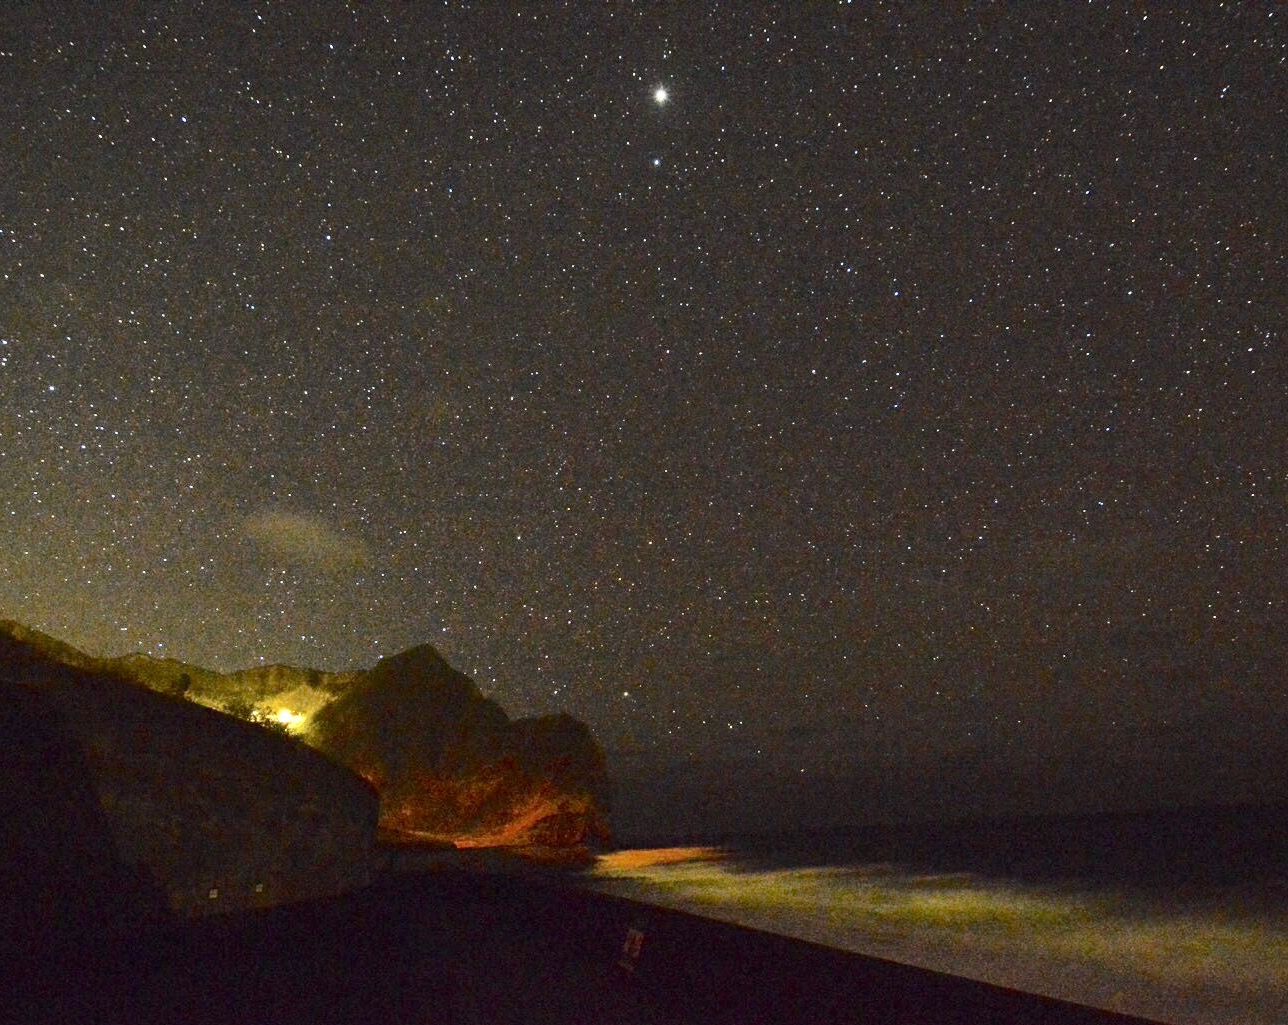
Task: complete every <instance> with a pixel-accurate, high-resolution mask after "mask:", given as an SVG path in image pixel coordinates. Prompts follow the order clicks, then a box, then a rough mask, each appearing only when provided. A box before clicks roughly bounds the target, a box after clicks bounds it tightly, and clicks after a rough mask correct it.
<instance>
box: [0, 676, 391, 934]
mask: <svg viewBox="0 0 1288 1025" xmlns="http://www.w3.org/2000/svg"><path fill="white" fill-rule="evenodd" d="M0 707H3V708H4V713H3V716H0V751H2V752H3V762H2V765H0V767H2V768H3V772H4V784H3V790H2V791H0V847H2V849H3V850H4V853H5V877H4V882H3V884H0V895H3V896H4V897H5V900H4V901H3V902H2V903H0V931H2V932H4V933H5V935H7V936H9V937H11V938H12V937H14V936H19V937H21V936H27V935H34V934H35V933H37V932H38V933H43V934H50V935H56V934H58V933H60V932H63V931H67V930H71V931H75V930H76V928H78V927H79V926H80V925H93V924H95V923H99V924H102V925H103V926H104V927H106V928H108V929H119V928H122V927H126V928H128V927H129V925H130V923H131V922H132V921H134V920H136V919H139V918H147V917H149V916H151V915H153V914H154V913H156V912H157V911H158V910H161V911H163V912H164V913H173V914H178V915H193V914H206V913H212V912H214V913H219V912H224V911H229V910H238V909H243V908H247V907H258V906H264V905H268V904H275V903H281V902H285V901H298V900H306V899H310V898H314V897H319V896H324V895H329V894H333V893H338V892H340V891H343V890H346V889H352V888H355V887H359V886H363V885H366V883H367V882H369V880H370V878H371V874H372V871H373V869H374V865H375V862H374V853H375V850H374V848H375V827H376V807H377V806H376V795H375V793H374V792H373V791H372V790H371V788H370V787H369V786H367V785H366V784H365V783H364V782H363V781H362V780H361V779H359V778H358V777H357V776H355V775H354V774H353V773H351V772H349V771H348V770H346V769H344V768H342V767H341V766H338V765H335V764H334V763H332V762H330V761H328V760H327V759H326V758H324V757H323V756H322V755H320V754H318V753H317V752H316V751H313V750H311V749H310V748H308V747H306V746H305V745H303V744H301V743H299V742H297V741H293V740H290V739H289V738H286V737H281V736H278V735H275V734H272V733H269V732H268V731H266V730H262V729H259V728H257V727H254V726H251V725H250V724H248V723H244V722H240V721H238V720H236V719H231V718H229V717H228V716H225V715H221V714H219V713H218V712H213V711H211V710H210V709H206V708H202V707H200V706H198V705H193V704H190V703H188V702H185V701H181V700H178V699H172V698H166V697H163V696H161V695H158V694H155V693H153V692H151V691H149V690H146V689H144V688H141V687H137V686H134V685H132V684H130V683H127V682H124V681H121V680H116V679H113V678H111V677H107V676H103V675H101V674H97V673H92V672H88V671H84V670H77V669H72V668H67V669H64V670H63V671H61V672H59V673H56V674H50V675H48V676H47V677H45V678H44V679H43V680H41V681H40V682H39V683H38V684H36V685H24V684H18V683H12V682H7V681H4V680H0Z"/></svg>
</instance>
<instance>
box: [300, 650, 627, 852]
mask: <svg viewBox="0 0 1288 1025" xmlns="http://www.w3.org/2000/svg"><path fill="white" fill-rule="evenodd" d="M308 739H309V742H310V743H312V744H315V745H316V746H317V747H318V748H319V749H320V750H322V751H324V752H326V753H327V754H329V755H331V756H332V757H333V758H335V759H336V760H337V761H339V762H341V763H343V764H345V765H348V766H350V767H351V768H353V769H354V770H355V771H356V772H358V773H359V775H361V776H363V777H364V778H366V779H368V780H370V781H371V782H372V783H373V784H374V785H375V786H376V788H377V789H378V790H379V791H380V795H381V813H380V822H381V826H382V827H383V828H385V829H386V830H388V831H390V832H394V833H404V834H412V835H418V836H424V837H429V838H433V839H436V840H442V841H447V842H452V843H456V844H458V845H460V846H535V847H567V846H574V845H578V844H582V843H584V842H585V841H586V840H588V839H590V838H592V837H599V836H605V835H606V832H607V830H606V825H605V823H604V821H603V817H602V815H601V814H600V812H599V810H598V803H597V801H598V797H599V795H600V793H601V792H602V789H603V786H604V783H605V778H606V773H605V766H604V757H603V753H602V752H601V751H600V749H599V747H598V746H597V745H596V744H595V742H594V740H593V739H592V738H591V736H590V732H589V730H587V729H586V727H585V726H584V725H582V724H581V723H579V722H577V721H576V720H574V719H572V718H571V717H569V716H566V715H558V716H548V717H544V718H541V719H532V720H520V721H518V722H512V721H511V720H510V719H509V718H508V717H507V716H506V714H505V712H504V711H502V710H501V708H500V706H499V705H497V704H496V702H494V701H492V700H490V699H488V698H486V697H484V696H483V695H482V694H481V693H480V692H479V690H478V688H477V687H475V686H474V684H473V682H471V681H470V680H469V679H468V678H467V677H465V676H463V675H462V674H461V673H458V672H457V671H456V670H454V669H453V668H452V667H451V666H449V665H448V664H447V663H446V662H445V661H443V659H442V658H441V657H440V656H439V654H438V653H437V652H436V651H434V649H433V648H431V647H429V646H428V645H426V646H422V647H419V648H413V649H411V650H410V651H406V652H404V653H403V654H401V655H397V656H395V657H393V658H387V659H382V660H381V661H380V662H379V663H377V665H376V666H375V668H374V669H372V670H371V671H370V672H369V673H367V674H366V675H365V677H364V678H363V679H362V680H361V681H360V682H359V684H358V685H356V686H355V687H353V688H352V689H350V690H349V691H348V692H346V693H345V694H343V695H342V696H341V697H339V698H337V699H336V700H335V701H334V702H332V703H331V704H329V705H327V706H326V707H325V708H323V709H322V710H321V711H319V712H318V714H317V715H316V716H315V717H314V718H313V721H312V724H311V726H310V728H309V733H308Z"/></svg>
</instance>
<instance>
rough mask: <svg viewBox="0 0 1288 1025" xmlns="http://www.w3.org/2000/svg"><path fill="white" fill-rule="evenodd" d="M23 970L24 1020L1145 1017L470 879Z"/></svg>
mask: <svg viewBox="0 0 1288 1025" xmlns="http://www.w3.org/2000/svg"><path fill="white" fill-rule="evenodd" d="M630 929H635V930H637V931H638V932H639V933H640V934H642V943H641V945H640V947H639V957H638V960H637V961H636V962H635V967H634V971H633V972H627V971H625V970H624V969H622V968H621V967H620V966H619V963H618V962H619V961H620V960H621V958H622V955H623V941H624V940H625V938H626V937H627V935H628V930H630ZM17 967H18V968H19V974H20V976H21V977H22V978H23V983H22V985H21V986H19V987H18V988H16V989H14V990H11V991H10V992H9V993H8V996H7V999H8V1000H9V1001H10V1002H11V1003H12V1004H13V1005H14V1006H12V1007H11V1008H10V1009H9V1014H10V1019H11V1020H18V1021H25V1022H31V1023H40V1022H53V1021H72V1020H76V1021H95V1022H101V1023H112V1022H121V1023H125V1022H129V1023H131V1025H135V1023H138V1025H146V1023H152V1022H157V1023H160V1022H167V1023H169V1022H211V1023H214V1022H219V1023H231V1022H237V1023H242V1022H321V1021H325V1022H328V1023H336V1025H340V1023H348V1022H352V1023H357V1022H363V1023H366V1022H380V1023H396V1022H419V1023H432V1022H456V1023H468V1025H483V1023H486V1025H507V1023H515V1025H518V1023H523V1025H542V1023H551V1025H553V1023H561V1025H562V1023H585V1025H614V1023H636V1025H649V1023H654V1025H663V1023H673V1025H681V1023H698V1022H702V1023H710V1025H734V1023H737V1025H755V1023H766V1025H767V1023H781V1025H792V1023H798V1022H799V1023H802V1025H804V1023H808V1025H820V1023H826V1022H856V1023H857V1022H863V1023H866V1025H984V1023H994V1025H1115V1023H1116V1025H1127V1023H1131V1022H1139V1021H1140V1019H1134V1018H1129V1017H1125V1016H1121V1015H1113V1014H1109V1013H1106V1012H1099V1011H1092V1010H1088V1009H1085V1008H1079V1007H1074V1006H1072V1005H1069V1004H1063V1003H1060V1002H1058V1001H1053V1000H1048V999H1045V998H1040V997H1032V996H1028V995H1025V994H1020V993H1015V992H1012V991H1007V990H1002V989H997V988H994V987H989V986H986V985H983V984H980V983H975V982H970V981H967V980H962V979H955V978H951V977H949V976H943V975H937V974H936V973H933V972H928V971H924V970H921V969H916V968H908V967H904V966H899V965H893V964H889V963H887V962H882V961H878V960H874V959H871V958H865V957H861V956H858V955H854V954H847V953H843V952H841V951H834V950H829V949H826V948H822V947H816V946H813V945H811V944H807V943H802V942H800V941H798V940H791V939H787V938H784V937H777V936H770V935H767V934H765V933H759V932H755V931H754V930H749V929H744V928H740V927H738V926H732V925H725V924H722V923H717V922H712V921H710V920H706V919H700V918H695V917H693V916H690V915H686V914H683V913H680V912H674V911H669V910H664V909H660V908H653V907H647V906H643V905H638V904H633V903H631V902H629V901H623V900H619V899H616V898H612V897H605V896H602V895H599V894H594V893H590V892H588V891H584V890H579V889H577V888H576V887H575V886H568V885H565V884H563V883H560V882H555V881H550V880H543V879H540V878H530V877H520V876H507V875H478V874H467V873H457V872H439V873H436V874H422V875H404V876H398V877H390V878H387V879H386V880H384V881H382V882H381V883H380V884H378V885H376V886H374V887H372V888H370V889H368V890H365V891H358V892H355V893H351V894H347V895H344V896H341V897H337V898H332V899H329V900H325V901H317V902H312V903H308V904H300V905H295V906H292V907H279V908H274V909H270V910H266V911H260V912H251V913H245V914H241V915H236V916H227V917H223V918H218V919H206V920H203V921H201V922H198V923H195V924H193V925H190V926H187V927H185V928H182V929H174V930H170V931H165V932H157V933H153V934H151V935H148V936H144V937H139V938H136V939H135V940H132V941H128V942H122V943H120V944H118V945H115V946H111V947H107V948H98V949H88V948H85V947H74V948H69V949H68V950H66V951H64V952H63V953H61V954H60V955H58V956H56V957H52V958H44V959H42V960H40V961H38V962H35V961H33V962H30V963H27V964H22V963H18V965H17ZM69 980H70V982H69ZM4 1017H5V1015H4V1014H3V1013H0V1018H4Z"/></svg>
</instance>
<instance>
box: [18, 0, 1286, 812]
mask: <svg viewBox="0 0 1288 1025" xmlns="http://www.w3.org/2000/svg"><path fill="white" fill-rule="evenodd" d="M942 6H944V5H939V4H925V5H911V4H909V5H902V4H865V3H855V4H842V5H835V4H833V5H824V4H822V3H818V4H814V3H802V4H793V5H790V6H789V7H786V8H781V9H771V8H769V7H767V6H762V5H758V4H741V3H739V4H729V5H698V4H674V5H633V4H626V3H602V4H601V3H573V4H569V5H567V6H556V5H554V4H535V5H528V6H524V7H522V8H516V7H514V6H511V5H508V4H485V5H479V6H477V7H475V8H474V9H472V10H469V11H460V10H456V9H454V6H453V7H449V8H448V9H443V8H442V7H441V6H431V5H430V4H428V3H425V4H401V3H399V4H379V3H372V4H365V3H364V4H351V5H341V4H338V3H336V4H321V3H319V4H309V5H303V4H299V5H292V4H268V3H261V4H251V3H246V4H241V3H229V4H217V3H206V4H202V3H193V2H187V0H185V2H182V3H169V4H164V3H139V4H107V5H97V4H95V5H90V4H84V5H77V4H74V3H51V4H47V5H46V4H37V3H27V4H24V3H18V4H16V5H15V4H13V3H8V4H6V5H5V7H4V11H3V13H0V95H2V96H3V100H4V102H3V103H0V157H2V158H3V160H2V165H0V166H2V170H0V518H2V519H0V522H3V534H2V535H0V542H2V543H0V616H3V617H9V618H14V619H17V620H20V621H22V622H24V623H27V624H30V625H32V626H35V627H38V628H40V629H42V630H45V631H47V632H49V633H52V634H54V635H55V636H58V637H60V638H63V639H65V640H67V641H69V642H71V643H73V644H76V645H78V646H80V647H83V648H85V649H86V650H89V651H91V652H94V653H98V654H120V653H125V652H129V651H136V650H137V651H145V652H149V653H151V654H154V655H169V656H173V657H176V658H181V659H184V660H188V661H193V662H197V663H200V664H203V665H208V666H211V667H213V668H219V669H225V670H231V669H235V668H240V667H244V666H247V665H254V664H259V663H266V662H268V663H272V662H287V663H293V664H302V665H308V666H315V667H319V668H325V669H342V668H356V667H366V666H369V665H371V664H372V663H373V662H374V661H375V660H376V659H377V658H379V657H381V656H382V655H388V654H393V653H395V652H397V651H399V650H401V649H403V648H406V647H409V646H411V645H413V644H416V643H420V642H425V641H428V642H430V643H432V644H433V645H435V646H436V647H437V648H438V649H439V650H440V651H441V652H442V653H443V654H444V655H445V656H446V657H447V658H448V659H449V661H451V662H452V663H453V664H454V665H456V666H457V667H458V668H460V669H461V670H462V671H464V672H466V673H468V674H470V675H471V676H473V677H474V678H475V680H476V681H477V682H478V684H479V685H480V687H481V688H482V689H483V690H484V692H486V693H488V694H490V695H491V696H493V697H495V698H496V699H497V700H499V701H500V702H501V703H502V705H503V706H504V707H505V708H506V709H507V710H508V711H510V712H511V713H512V714H532V713H536V712H541V711H549V710H553V709H560V708H562V709H566V710H568V711H570V712H572V713H573V714H575V715H577V716H579V717H581V718H583V719H585V720H586V721H587V722H588V723H589V724H590V725H591V726H592V728H593V729H594V731H595V733H596V735H597V736H598V737H599V738H600V740H601V741H602V742H603V743H604V745H605V746H606V747H607V748H609V750H610V753H616V757H618V758H619V760H620V759H626V760H627V761H629V760H631V759H635V760H636V761H637V762H639V761H640V760H641V759H642V760H643V762H646V763H648V764H655V765H670V766H672V767H674V766H683V765H685V764H688V763H689V762H690V761H692V762H693V763H694V764H698V765H703V766H707V767H709V768H710V767H719V766H736V767H737V771H739V772H742V773H744V777H745V778H751V777H752V776H755V775H756V774H757V773H760V774H762V775H763V778H765V779H780V780H781V779H784V778H788V777H789V776H791V774H796V775H799V776H803V777H805V778H807V779H810V778H817V777H823V778H826V779H829V780H833V781H835V780H838V779H843V778H846V777H847V776H848V775H850V774H853V773H860V772H862V771H864V767H865V766H871V765H873V764H880V765H882V766H885V767H887V769H890V768H891V767H893V769H892V771H897V770H898V769H899V767H900V766H904V767H906V768H907V769H908V771H909V772H914V771H915V772H926V771H934V770H935V769H936V767H937V766H938V767H942V766H957V767H959V768H960V767H961V766H963V765H964V766H972V765H973V766H976V767H977V768H978V766H979V765H981V764H987V765H992V766H995V767H996V766H1003V767H1007V768H1005V770H1004V771H1005V772H1009V773H1011V775H1012V776H1013V777H1015V778H1022V777H1023V775H1024V773H1025V771H1028V770H1026V769H1025V766H1029V767H1030V769H1031V768H1032V767H1033V766H1035V765H1040V764H1041V763H1046V762H1056V763H1059V764H1061V765H1064V766H1066V769H1067V772H1068V773H1070V774H1072V775H1079V774H1084V769H1086V766H1084V764H1083V762H1081V761H1079V759H1083V758H1085V759H1089V761H1088V763H1087V764H1088V765H1092V768H1093V769H1094V766H1100V767H1101V769H1102V770H1103V771H1104V772H1110V771H1111V769H1112V771H1114V772H1116V771H1118V769H1116V768H1113V766H1115V765H1119V764H1120V763H1121V761H1122V760H1123V759H1127V760H1128V761H1130V760H1131V759H1133V758H1137V757H1138V756H1139V752H1142V751H1160V750H1161V751H1166V752H1171V754H1170V755H1167V756H1166V757H1168V758H1172V759H1173V760H1175V759H1178V758H1188V757H1191V756H1193V755H1194V753H1195V752H1196V751H1204V752H1206V756H1205V757H1206V758H1207V762H1205V763H1204V764H1205V765H1206V766H1207V768H1205V769H1204V776H1205V777H1207V778H1209V779H1210V778H1211V777H1212V773H1213V772H1215V773H1216V774H1217V782H1216V783H1214V784H1213V786H1215V787H1216V789H1217V791H1220V792H1222V793H1224V792H1226V791H1223V790H1221V787H1224V786H1226V783H1222V782H1221V777H1220V773H1221V772H1225V771H1227V770H1228V772H1229V773H1231V774H1232V775H1231V777H1230V780H1228V781H1227V783H1228V786H1229V790H1228V792H1229V793H1231V794H1236V795H1237V794H1238V793H1241V792H1242V791H1240V789H1239V788H1240V786H1242V784H1241V783H1240V780H1242V779H1244V777H1245V776H1247V777H1249V778H1251V777H1255V776H1262V777H1263V776H1264V772H1263V768H1264V766H1262V764H1261V763H1260V762H1258V761H1257V757H1259V756H1258V755H1255V754H1253V755H1249V756H1248V757H1249V758H1250V759H1251V761H1247V762H1246V763H1241V766H1240V765H1235V766H1233V767H1230V766H1229V763H1230V762H1231V760H1232V759H1233V760H1234V761H1235V762H1238V761H1239V758H1240V757H1241V756H1240V754H1239V753H1240V752H1245V753H1246V752H1261V753H1263V754H1264V752H1266V751H1268V750H1272V749H1274V747H1275V745H1276V744H1278V745H1279V749H1280V750H1282V747H1283V734H1284V732H1285V730H1284V722H1285V721H1286V719H1285V717H1286V716H1288V684H1286V683H1285V668H1284V666H1285V656H1286V655H1288V631H1286V630H1285V621H1286V615H1288V569H1286V561H1288V354H1286V351H1285V345H1286V340H1285V321H1286V320H1288V317H1286V313H1288V292H1286V288H1288V285H1286V282H1288V143H1285V139H1288V13H1285V12H1284V10H1283V9H1282V8H1281V7H1280V6H1279V5H1277V4H1257V3H1234V4H1217V3H1195V4H1182V5H1168V6H1164V5H1154V4H1135V3H1133V4H1085V3H1083V4H1077V5H1075V4H1073V3H1059V4H1041V5H1039V4H1022V3H1016V4H1000V5H978V6H964V7H963V6H959V5H953V11H952V13H946V12H945V11H944V10H943V9H941V8H942ZM1115 758H1117V759H1118V761H1117V762H1115V761H1114V759H1115ZM1165 760H1166V758H1165ZM1093 763H1094V764H1093ZM1111 763H1112V765H1111ZM1168 764H1169V765H1170V764H1171V762H1168ZM1106 766H1109V768H1106ZM1156 769H1157V767H1156ZM721 771H723V770H721ZM883 771H885V770H883ZM944 771H957V770H956V769H952V770H944ZM961 771H963V772H966V770H965V769H963V770H961ZM998 771H1003V770H998ZM1087 771H1091V770H1087ZM1158 771H1163V770H1158ZM1167 771H1170V770H1167ZM1240 773H1243V775H1240ZM1165 774H1166V773H1165ZM1278 777H1279V780H1280V783H1279V784H1275V785H1280V784H1281V783H1282V772H1280V773H1278ZM963 778H965V777H963ZM1272 782H1273V781H1272ZM1019 785H1020V787H1021V789H1022V788H1023V784H1022V783H1021V784H1019ZM1034 786H1035V787H1036V786H1037V784H1034ZM1038 796H1040V795H1038Z"/></svg>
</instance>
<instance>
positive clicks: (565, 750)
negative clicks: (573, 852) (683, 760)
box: [0, 622, 607, 847]
mask: <svg viewBox="0 0 1288 1025" xmlns="http://www.w3.org/2000/svg"><path fill="white" fill-rule="evenodd" d="M69 669H76V670H80V671H83V672H89V673H93V674H95V675H97V676H99V677H102V678H104V679H109V680H113V681H116V682H118V683H122V684H133V685H135V687H136V688H137V687H145V688H148V689H150V690H152V691H155V692H158V693H159V694H162V695H166V696H168V697H172V698H179V697H183V698H186V699H187V701H185V702H179V704H180V705H181V706H183V707H189V708H191V706H192V703H193V702H196V703H198V704H202V705H206V706H208V707H209V708H215V709H225V710H228V711H236V712H237V713H239V714H241V715H243V716H244V715H246V714H253V715H254V716H256V717H257V718H259V719H260V720H261V721H276V722H277V723H278V724H279V725H281V726H282V728H283V729H286V730H289V731H290V732H291V733H292V734H294V735H295V737H297V738H298V739H299V740H300V741H303V742H304V743H305V744H308V745H310V746H311V747H314V748H316V749H318V750H319V751H321V752H323V753H324V754H325V755H326V756H327V757H329V758H331V759H333V760H334V761H336V762H338V763H340V764H341V765H344V766H347V767H349V768H350V769H352V770H353V771H354V772H356V773H358V774H359V775H360V776H362V777H363V778H364V779H366V780H367V781H368V782H369V783H370V784H372V785H373V786H374V787H375V788H376V790H377V791H378V793H379V796H380V826H381V827H382V828H383V829H384V830H386V831H387V832H391V833H401V834H407V835H414V836H419V837H425V838H431V839H434V840H438V841H443V842H450V843H457V844H460V845H468V846H511V847H518V846H533V847H574V846H577V845H580V844H583V843H585V842H586V840H587V839H589V838H592V837H602V836H606V834H607V830H606V825H605V822H604V818H603V815H602V813H601V811H600V800H601V797H602V794H603V792H604V788H605V781H606V771H605V765H604V756H603V753H602V751H600V749H599V747H598V746H597V745H596V744H595V742H594V740H593V738H592V737H591V735H590V732H589V730H588V729H587V728H586V727H585V726H584V725H583V724H582V723H580V722H578V721H577V720H575V719H573V718H571V717H570V716H567V715H553V716H544V717H541V718H537V719H525V720H519V721H511V720H510V719H509V717H508V716H507V715H506V714H505V712H504V711H503V710H502V709H501V707H500V706H499V705H497V704H496V702H494V701H492V700H490V699H489V698H487V697H485V696H484V695H483V694H481V693H480V692H479V690H478V688H477V687H475V685H474V683H473V682H472V681H471V680H470V679H469V678H468V677H466V676H464V675H462V674H461V673H459V672H457V671H456V670H455V669H453V668H452V667H451V666H450V665H448V664H447V663H446V662H445V661H444V660H443V659H442V657H441V656H440V655H439V654H438V653H437V652H436V651H435V650H434V649H433V648H432V647H429V646H428V645H425V646H421V647H418V648H413V649H411V650H409V651H407V652H404V653H403V654H401V655H397V656H394V657H392V658H387V659H383V660H381V661H380V662H379V663H377V664H376V666H374V667H373V668H372V669H370V670H368V671H365V672H349V673H322V672H319V671H317V670H312V669H301V668H295V667H291V666H269V667H263V668H255V669H248V670H243V671H241V672H237V673H231V674H220V673H215V672H212V671H210V670H207V669H203V668H201V667H200V666H194V665H190V664H186V663H183V662H178V661H174V660H171V659H154V658H150V657H148V656H144V655H131V656H126V657H124V658H114V659H96V658H92V657H90V656H88V655H85V654H84V653H82V652H79V651H77V650H76V649H74V648H71V647H69V646H68V645H65V644H62V643H61V642H59V641H56V640H54V639H53V638H50V637H47V636H45V635H43V634H40V633H38V632H37V631H34V630H30V629H28V628H26V627H22V626H21V625H19V624H16V623H11V622H0V676H8V677H9V678H10V679H13V680H16V681H18V682H27V683H32V684H36V685H45V684H47V683H49V682H50V681H52V680H56V679H59V678H60V674H62V673H65V672H66V671H67V670H69ZM247 728H252V729H253V727H247ZM260 732H263V731H260Z"/></svg>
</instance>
